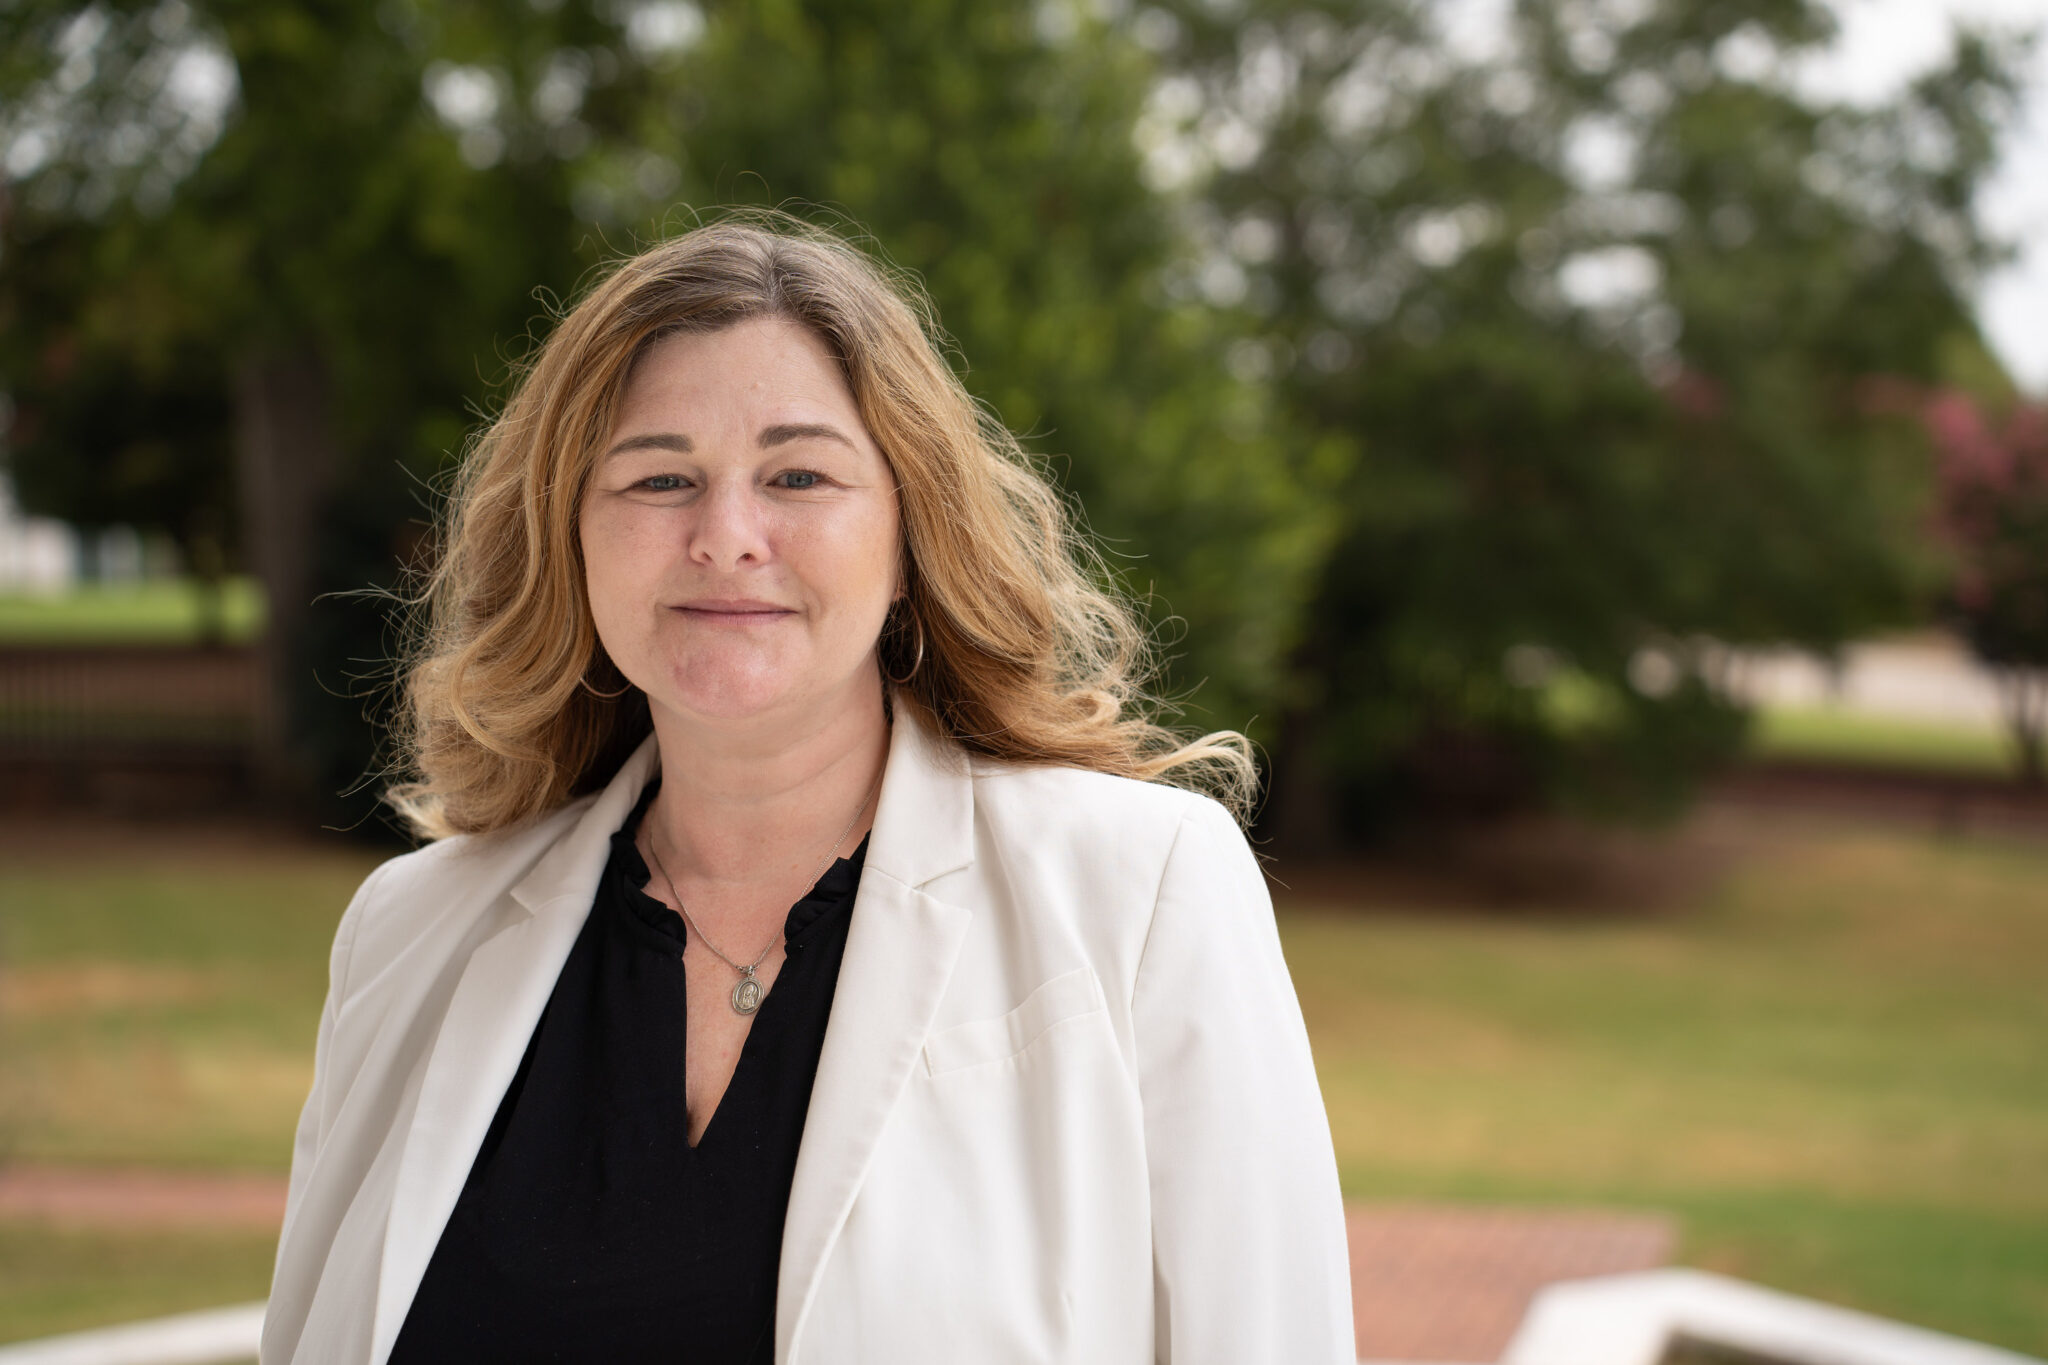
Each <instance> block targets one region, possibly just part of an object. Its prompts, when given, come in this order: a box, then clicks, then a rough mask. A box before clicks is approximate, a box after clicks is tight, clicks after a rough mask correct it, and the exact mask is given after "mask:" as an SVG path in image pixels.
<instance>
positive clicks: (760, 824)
mask: <svg viewBox="0 0 2048 1365" xmlns="http://www.w3.org/2000/svg"><path fill="white" fill-rule="evenodd" d="M654 731H655V743H656V745H657V746H658V747H659V749H660V752H661V774H662V778H661V791H660V793H659V794H658V795H657V796H656V797H655V799H654V804H653V805H652V806H650V807H649V808H648V811H647V815H646V817H645V819H644V821H643V823H642V829H643V830H644V831H645V832H646V836H647V837H649V838H652V839H653V840H654V842H655V846H656V848H657V850H658V851H659V853H660V855H661V858H662V860H663V862H664V863H665V864H666V865H667V866H668V868H669V871H670V873H671V875H673V876H674V877H675V879H676V880H677V881H678V882H684V881H692V882H698V883H700V884H712V885H724V886H731V887H735V888H740V887H746V886H751V885H759V884H762V883H769V884H778V883H782V882H786V881H788V880H789V879H790V878H791V877H792V876H796V875H804V874H809V873H812V872H815V871H816V870H817V867H818V864H819V861H820V860H821V859H822V858H823V857H824V856H825V852H826V848H827V845H828V843H829V841H830V840H831V839H832V837H833V836H834V835H835V834H837V833H838V832H839V831H840V830H841V829H845V830H846V834H845V837H844V838H843V839H842V841H841V843H840V845H839V847H838V852H839V853H840V854H841V855H843V854H844V853H845V852H846V850H847V849H848V848H849V847H851V846H852V845H854V844H856V843H858V842H859V840H860V836H861V834H862V833H864V832H865V831H866V829H867V827H868V825H869V824H870V823H871V822H872V820H873V818H874V812H873V807H874V805H875V802H874V800H873V797H874V794H875V788H876V786H877V780H878V779H879V777H880V776H881V772H882V768H883V765H884V764H885V763H886V762H887V760H888V753H889V721H888V717H887V714H886V712H885V711H884V709H883V705H882V691H881V687H880V684H879V682H877V683H875V684H874V685H872V686H867V687H860V688H857V689H855V691H854V694H853V695H852V696H851V697H849V698H848V699H847V700H846V701H845V702H843V703H842V704H839V705H831V706H822V707H817V708H814V709H807V710H806V711H805V712H804V713H803V714H801V715H799V716H795V717H776V718H774V719H772V720H764V721H754V722H747V723H742V724H738V725H732V724H724V723H719V722H704V721H701V720H698V719H696V718H693V717H686V716H680V715H677V714H675V713H672V712H665V711H663V710H660V709H657V710H656V711H655V713H654ZM856 807H859V809H858V810H857V809H856ZM849 820H851V821H852V823H851V825H849V824H848V821H849ZM801 890H802V888H801V887H799V888H798V891H799V892H801Z"/></svg>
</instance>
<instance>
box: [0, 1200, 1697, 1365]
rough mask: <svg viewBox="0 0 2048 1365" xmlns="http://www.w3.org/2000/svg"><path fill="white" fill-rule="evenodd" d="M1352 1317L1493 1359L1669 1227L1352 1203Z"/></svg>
mask: <svg viewBox="0 0 2048 1365" xmlns="http://www.w3.org/2000/svg"><path fill="white" fill-rule="evenodd" d="M284 1196H285V1182H284V1179H283V1177H281V1176H269V1175H218V1174H207V1173H201V1172H170V1171H119V1170H105V1171H102V1170H89V1169H88V1170H74V1169H65V1168H62V1167H50V1166H23V1165H7V1166H0V1220H8V1221H31V1222H47V1223H55V1224H60V1225H63V1226H67V1227H88V1228H149V1229H154V1230H168V1229H175V1228H199V1227H205V1228H233V1229H240V1230H247V1231H252V1232H254V1231H263V1232H269V1231H275V1230H276V1228H277V1227H278V1225H279V1224H280V1223H281V1222H282V1221H283V1219H284ZM1349 1231H1350V1238H1351V1284H1352V1290H1351V1293H1352V1307H1353V1312H1354V1315H1355V1317H1356V1320H1357V1324H1358V1354H1359V1356H1360V1357H1361V1358H1362V1359H1365V1360H1400V1361H1462V1362H1471V1365H1485V1362H1491V1361H1496V1360H1498V1359H1500V1356H1501V1352H1502V1351H1504V1350H1505V1349H1506V1348H1507V1343H1508V1339H1509V1338H1510V1337H1512V1336H1513V1335H1514V1331H1515V1328H1516V1326H1517V1325H1519V1324H1520V1322H1521V1320H1522V1315H1523V1313H1524V1312H1525V1311H1527V1309H1528V1306H1529V1299H1530V1297H1531V1296H1532V1295H1534V1294H1535V1292H1536V1291H1537V1290H1538V1289H1540V1288H1542V1287H1543V1286H1544V1285H1546V1284H1549V1283H1551V1282H1552V1281H1554V1280H1568V1279H1577V1278H1579V1277H1581V1276H1586V1275H1607V1274H1614V1273H1617V1272H1620V1271H1627V1270H1645V1269H1648V1268H1650V1267H1653V1266H1658V1265H1662V1264H1663V1263H1664V1261H1665V1259H1666V1258H1667V1257H1668V1256H1669V1255H1670V1252H1671V1247H1672V1242H1673V1235H1674V1234H1673V1228H1672V1225H1671V1223H1670V1221H1669V1220H1667V1219H1662V1218H1657V1217H1651V1216H1644V1215H1636V1214H1615V1213H1594V1212H1586V1213H1576V1212H1556V1211H1549V1210H1531V1209H1509V1208H1485V1207H1468V1206H1462V1205H1451V1204H1354V1205H1352V1206H1351V1208H1350V1210H1349Z"/></svg>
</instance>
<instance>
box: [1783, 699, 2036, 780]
mask: <svg viewBox="0 0 2048 1365" xmlns="http://www.w3.org/2000/svg"><path fill="white" fill-rule="evenodd" d="M1749 752H1750V753H1751V754H1753V755H1755V756H1756V757H1758V758H1792V759H1802V760H1808V761H1812V762H1819V763H1835V764H1843V765H1847V766H1851V767H1884V768H1910V769H1919V770H1923V771H1927V772H1940V773H1958V774H1964V775H1970V776H1984V777H2011V776H2015V775H2017V773H2018V771H2019V764H2018V761H2017V756H2016V754H2015V752H2014V750H2013V747H2012V742H2011V741H2010V740H2008V739H2007V738H2006V736H2005V733H2004V731H2002V730H1995V729H1989V728H1980V727H1972V726H1968V725H1958V724H1943V723H1940V722H1929V721H1913V720H1900V719H1897V718H1895V717H1891V716H1866V715H1857V714H1855V713H1854V712H1850V711H1845V710H1837V709H1829V708H1825V707H1770V708H1766V709H1764V710H1760V711H1758V712H1757V713H1756V716H1755V718H1754V720H1753V721H1752V723H1751V727H1750V740H1749Z"/></svg>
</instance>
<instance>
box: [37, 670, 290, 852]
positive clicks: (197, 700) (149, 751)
mask: <svg viewBox="0 0 2048 1365" xmlns="http://www.w3.org/2000/svg"><path fill="white" fill-rule="evenodd" d="M260 701H261V673H260V666H259V663H258V658H257V655H256V652H255V651H254V650H253V649H251V648H250V647H248V646H244V645H228V646H220V647H196V646H163V647H149V646H139V645H113V646H87V645H77V646H56V645H51V646H9V647H6V648H0V807H4V808H7V809H10V810H13V811H16V812H25V811H33V810H47V809H72V808H83V809H109V808H112V809H120V810H148V811H163V812H167V813H182V814H204V813H206V810H207V809H208V808H212V807H220V806H223V805H227V806H232V805H236V804H239V803H240V802H242V801H244V800H246V799H247V794H248V792H249V780H250V776H251V772H252V768H253V757H254V742H255V718H256V714H257V708H258V706H259V704H260Z"/></svg>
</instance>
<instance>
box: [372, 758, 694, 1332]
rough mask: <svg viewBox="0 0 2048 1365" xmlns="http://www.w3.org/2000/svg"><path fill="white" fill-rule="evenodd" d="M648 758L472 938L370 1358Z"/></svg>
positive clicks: (428, 1092)
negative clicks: (485, 933)
mask: <svg viewBox="0 0 2048 1365" xmlns="http://www.w3.org/2000/svg"><path fill="white" fill-rule="evenodd" d="M655 758H656V754H655V746H654V740H653V738H652V737H651V736H650V737H649V738H648V740H647V741H646V742H645V743H644V744H642V745H641V746H640V748H639V749H637V750H635V751H634V753H633V756H632V757H631V758H629V759H627V760H626V762H625V763H624V764H623V765H621V766H620V769H619V772H618V774H617V776H615V777H614V778H613V779H612V781H611V782H610V783H609V784H608V785H607V786H606V787H605V789H604V790H603V791H602V792H601V793H599V795H598V798H597V800H596V801H594V802H593V803H592V804H591V805H590V807H589V809H587V810H586V811H585V812H584V813H583V815H582V816H581V817H580V818H579V819H578V820H577V821H576V823H575V824H574V825H573V826H572V827H571V828H570V829H569V831H568V832H567V833H566V834H564V835H563V836H562V837H561V838H560V839H558V840H557V841H556V842H555V844H554V845H553V847H551V848H550V849H549V850H548V852H547V853H546V854H544V855H543V856H542V857H541V858H540V860H539V861H538V862H536V863H535V864H534V866H533V869H532V871H530V872H528V873H527V875H526V876H525V877H524V878H522V879H521V880H520V881H519V883H518V884H517V885H515V886H514V887H513V888H512V890H511V892H510V895H511V898H512V900H513V901H514V902H515V905H514V906H512V907H507V910H508V912H509V913H511V914H512V915H514V916H516V917H517V918H516V919H515V920H514V922H513V923H512V924H511V925H509V926H508V927H506V928H504V929H501V930H500V931H498V932H497V933H496V934H494V935H492V936H491V937H490V938H488V939H485V940H484V941H483V942H482V943H481V944H479V945H478V946H477V948H476V949H475V951H474V952H472V953H471V954H470V958H469V962H468V964H467V965H466V966H465V967H464V968H463V972H462V977H461V979H460V980H459V981H458V982H457V983H456V987H455V993H454V995H453V996H452V998H451V999H450V1000H449V1002H448V1012H447V1014H446V1016H444V1018H443V1019H442V1022H441V1028H440V1032H439V1033H438V1034H437V1035H436V1036H435V1040H434V1046H433V1051H432V1052H431V1053H430V1054H429V1056H428V1058H427V1069H426V1074H425V1076H424V1077H423V1078H422V1079H421V1082H420V1098H419V1104H418V1107H417V1108H416V1109H415V1111H414V1114H413V1121H412V1126H411V1128H410V1129H409V1130H408V1131H407V1134H406V1137H405V1149H404V1151H403V1153H402V1154H401V1155H400V1158H399V1165H398V1175H397V1178H396V1184H395V1186H394V1188H393V1191H392V1201H391V1214H390V1218H389V1221H388V1222H387V1224H386V1228H385V1233H384V1255H383V1260H382V1264H381V1267H380V1269H379V1272H378V1282H377V1310H376V1316H375V1319H374V1321H373V1324H372V1331H371V1357H370V1358H371V1360H372V1361H373V1362H376V1365H383V1362H384V1361H385V1360H387V1359H388V1358H389V1357H390V1354H391V1348H392V1347H393V1346H394V1345H395V1344H397V1341H398V1332H399V1328H400V1327H401V1326H402V1325H403V1324H404V1322H405V1315H406V1313H407V1311H408V1310H410V1308H411V1307H412V1300H413V1295H414V1294H415V1293H416V1292H418V1289H419V1284H420V1279H421V1277H422V1276H424V1275H425V1274H426V1269H427V1263H428V1261H429V1260H430V1259H432V1257H433V1254H434V1247H435V1246H436V1245H437V1244H438V1243H439V1242H440V1240H441V1231H442V1229H443V1228H444V1227H445V1226H446V1225H447V1222H448V1215H449V1214H450V1212H452V1211H453V1209H454V1207H455V1201H456V1198H457V1196H459V1195H460V1194H461V1193H462V1186H463V1184H464V1182H465V1181H467V1180H468V1178H469V1168H470V1165H471V1164H472V1163H473V1162H474V1161H475V1160H476V1153H477V1148H478V1147H479V1146H481V1145H482V1143H483V1138H484V1133H485V1132H486V1131H487V1130H488V1129H489V1127H490V1124H491V1117H492V1115H494V1114H495V1113H496V1112H497V1109H498V1105H499V1103H500V1101H502V1100H503V1098H504V1095H505V1088H506V1087H507V1086H508V1085H510V1084H511V1082H512V1076H513V1073H514V1072H516V1071H517V1070H518V1069H519V1059H520V1058H521V1057H522V1056H524V1055H525V1052H526V1045H527V1042H528V1040H529V1039H530V1038H531V1037H532V1035H533V1030H534V1027H535V1025H536V1024H538V1022H539V1020H540V1015H541V1011H542V1010H543V1009H544V1008H545V1007H546V1006H547V1002H548V997H549V996H550V995H552V994H553V993H554V988H555V979H556V978H557V977H558V976H560V975H561V971H562V963H563V962H564V961H566V960H567V958H568V956H569V949H570V948H571V947H573V946H574V945H575V942H576V935H577V933H578V932H579V931H580V930H581V929H582V927H583V921H584V919H585V917H586V916H587V914H588V912H589V909H590V903H591V898H592V896H593V895H594V894H595V893H596V888H597V881H598V878H599V876H600V875H602V873H603V871H604V864H605V860H606V858H607V857H609V855H610V850H611V836H612V833H613V831H615V830H617V829H618V827H619V826H620V825H621V824H623V823H624V822H625V819H626V816H627V815H628V814H629V813H630V812H631V811H632V809H633V802H634V801H635V800H637V799H638V797H639V795H640V792H641V790H642V788H644V787H645V786H646V784H647V781H648V779H649V777H650V776H651V775H652V773H653V769H654V765H655Z"/></svg>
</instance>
